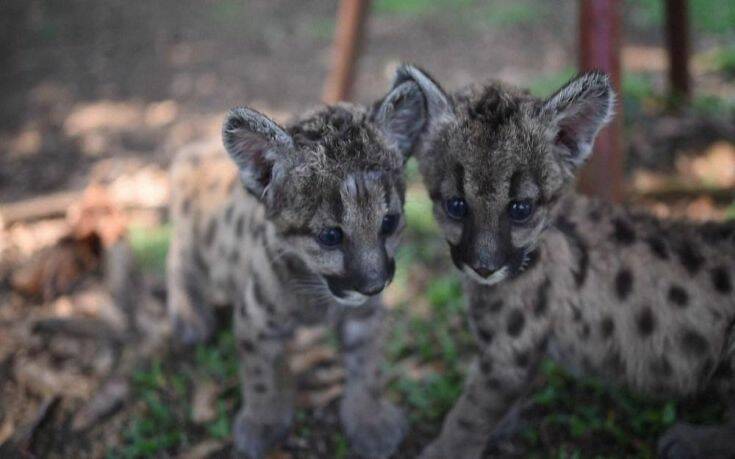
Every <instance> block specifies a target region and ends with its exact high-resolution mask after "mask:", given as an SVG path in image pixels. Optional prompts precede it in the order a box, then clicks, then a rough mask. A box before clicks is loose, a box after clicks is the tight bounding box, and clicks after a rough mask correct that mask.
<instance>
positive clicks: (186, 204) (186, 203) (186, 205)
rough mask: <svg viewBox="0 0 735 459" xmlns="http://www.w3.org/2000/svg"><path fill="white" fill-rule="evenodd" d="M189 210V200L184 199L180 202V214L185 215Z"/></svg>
mask: <svg viewBox="0 0 735 459" xmlns="http://www.w3.org/2000/svg"><path fill="white" fill-rule="evenodd" d="M190 210H191V198H185V199H184V200H183V201H181V213H182V214H184V215H186V214H188V213H189V211H190Z"/></svg>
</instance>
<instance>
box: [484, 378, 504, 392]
mask: <svg viewBox="0 0 735 459" xmlns="http://www.w3.org/2000/svg"><path fill="white" fill-rule="evenodd" d="M485 387H487V388H488V389H489V390H492V391H498V390H501V389H502V388H503V383H502V382H501V381H500V379H498V378H497V377H495V376H491V377H489V378H487V379H486V380H485Z"/></svg>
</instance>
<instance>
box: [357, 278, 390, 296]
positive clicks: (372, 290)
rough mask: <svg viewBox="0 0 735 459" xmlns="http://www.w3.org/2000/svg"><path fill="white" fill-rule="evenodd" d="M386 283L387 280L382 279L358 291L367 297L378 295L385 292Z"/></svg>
mask: <svg viewBox="0 0 735 459" xmlns="http://www.w3.org/2000/svg"><path fill="white" fill-rule="evenodd" d="M386 283H387V282H386V281H385V280H383V279H380V280H377V281H374V282H371V283H369V284H367V285H364V286H362V287H360V288H359V289H357V291H358V292H360V293H362V294H363V295H367V296H373V295H377V294H378V293H380V292H382V291H383V288H384V287H385V284H386Z"/></svg>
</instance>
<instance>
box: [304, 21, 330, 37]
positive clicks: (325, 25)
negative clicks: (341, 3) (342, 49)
mask: <svg viewBox="0 0 735 459" xmlns="http://www.w3.org/2000/svg"><path fill="white" fill-rule="evenodd" d="M334 28H335V22H334V18H333V17H326V18H316V19H315V20H314V21H313V22H311V23H310V24H309V29H308V30H309V35H311V36H312V37H314V38H316V39H317V40H331V39H332V37H334Z"/></svg>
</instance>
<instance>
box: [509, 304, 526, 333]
mask: <svg viewBox="0 0 735 459" xmlns="http://www.w3.org/2000/svg"><path fill="white" fill-rule="evenodd" d="M525 324H526V318H525V316H524V315H523V313H522V312H521V311H520V310H518V309H514V310H512V311H511V312H510V314H509V315H508V324H507V325H508V328H507V330H508V334H509V335H510V336H518V335H520V334H521V332H522V331H523V326H524V325H525Z"/></svg>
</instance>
